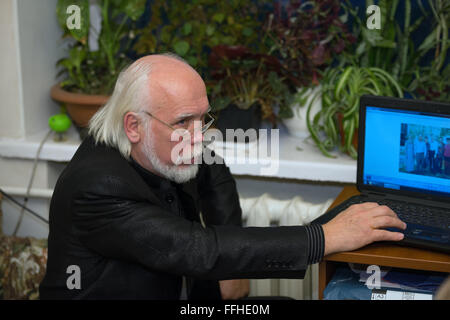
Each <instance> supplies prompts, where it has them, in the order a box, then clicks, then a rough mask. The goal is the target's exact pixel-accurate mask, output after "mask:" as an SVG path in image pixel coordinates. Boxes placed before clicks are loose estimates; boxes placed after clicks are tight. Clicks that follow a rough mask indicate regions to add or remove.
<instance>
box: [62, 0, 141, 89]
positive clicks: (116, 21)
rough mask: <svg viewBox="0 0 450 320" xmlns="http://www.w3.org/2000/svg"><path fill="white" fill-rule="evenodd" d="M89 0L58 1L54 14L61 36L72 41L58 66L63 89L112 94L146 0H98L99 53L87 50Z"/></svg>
mask: <svg viewBox="0 0 450 320" xmlns="http://www.w3.org/2000/svg"><path fill="white" fill-rule="evenodd" d="M89 5H90V1H89V0H58V2H57V6H56V14H57V18H58V23H59V24H60V26H61V28H62V29H63V31H64V37H66V38H69V37H71V38H72V39H74V40H75V43H71V45H70V49H69V51H68V56H67V57H66V58H64V59H62V60H60V61H59V62H58V63H57V66H58V67H60V71H59V73H58V75H61V74H64V75H65V79H63V80H62V86H64V87H65V88H66V89H67V90H69V91H75V92H83V93H91V94H104V95H108V94H110V93H111V91H112V89H113V86H114V83H115V81H116V79H117V76H118V74H119V70H120V69H121V68H123V66H124V65H125V64H126V63H127V62H128V58H127V57H126V55H125V52H127V50H128V49H129V47H130V44H131V40H132V39H133V38H134V34H133V28H134V21H136V20H137V19H138V18H139V17H140V16H142V13H143V12H144V10H145V5H146V0H128V1H125V0H98V1H96V5H98V6H99V7H100V14H101V18H102V26H101V31H100V34H99V35H98V42H99V50H98V51H92V52H91V51H89V46H88V37H89V29H90V26H89V25H90V16H89Z"/></svg>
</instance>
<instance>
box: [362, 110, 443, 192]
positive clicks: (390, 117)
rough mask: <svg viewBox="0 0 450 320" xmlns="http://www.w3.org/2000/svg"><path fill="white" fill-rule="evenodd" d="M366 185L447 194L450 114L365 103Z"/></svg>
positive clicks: (364, 172)
mask: <svg viewBox="0 0 450 320" xmlns="http://www.w3.org/2000/svg"><path fill="white" fill-rule="evenodd" d="M365 122H366V123H365V145H364V168H363V179H364V184H365V185H370V186H377V187H383V188H388V189H394V190H403V191H413V192H420V193H428V194H435V195H439V196H450V116H449V115H439V114H432V113H423V112H415V111H407V110H400V109H398V110H397V109H390V108H379V107H367V108H366V121H365Z"/></svg>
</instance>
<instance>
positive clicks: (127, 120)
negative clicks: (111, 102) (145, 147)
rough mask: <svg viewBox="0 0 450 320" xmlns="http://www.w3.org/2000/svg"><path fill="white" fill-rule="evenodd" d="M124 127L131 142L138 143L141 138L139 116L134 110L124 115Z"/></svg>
mask: <svg viewBox="0 0 450 320" xmlns="http://www.w3.org/2000/svg"><path fill="white" fill-rule="evenodd" d="M123 128H124V130H125V134H126V135H127V137H128V140H130V142H131V143H138V142H139V141H140V140H141V134H140V132H139V118H138V117H137V115H136V114H135V113H134V112H127V113H126V114H125V116H124V117H123Z"/></svg>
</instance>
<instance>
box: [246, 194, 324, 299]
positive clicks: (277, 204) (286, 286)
mask: <svg viewBox="0 0 450 320" xmlns="http://www.w3.org/2000/svg"><path fill="white" fill-rule="evenodd" d="M332 202H333V199H329V200H327V201H325V202H323V203H321V204H313V203H309V202H307V201H305V200H303V199H302V198H301V197H300V196H297V197H294V198H292V199H290V200H277V199H274V198H272V197H271V196H270V195H269V194H263V195H262V196H260V197H257V198H242V197H241V198H240V203H241V207H242V214H243V223H244V226H247V227H250V226H254V227H267V226H289V225H307V224H309V223H310V222H311V221H313V220H314V219H315V218H317V217H319V216H320V215H322V214H323V213H324V212H325V211H326V210H327V209H328V207H329V206H330V205H331V203H332ZM318 274H319V271H318V265H317V264H315V265H312V266H310V267H309V268H308V270H307V271H306V274H305V277H304V279H302V280H297V279H261V280H255V279H252V280H250V296H285V297H291V298H294V299H297V300H311V299H318V292H319V290H318V283H319V279H318Z"/></svg>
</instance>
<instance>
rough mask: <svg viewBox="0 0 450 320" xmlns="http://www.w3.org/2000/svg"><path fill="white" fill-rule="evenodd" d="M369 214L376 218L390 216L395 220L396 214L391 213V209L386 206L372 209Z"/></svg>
mask: <svg viewBox="0 0 450 320" xmlns="http://www.w3.org/2000/svg"><path fill="white" fill-rule="evenodd" d="M370 213H371V214H372V217H378V216H391V217H394V218H397V214H396V213H395V212H394V211H392V209H391V208H389V207H388V206H384V205H383V206H378V207H374V208H372V209H371V210H370Z"/></svg>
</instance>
